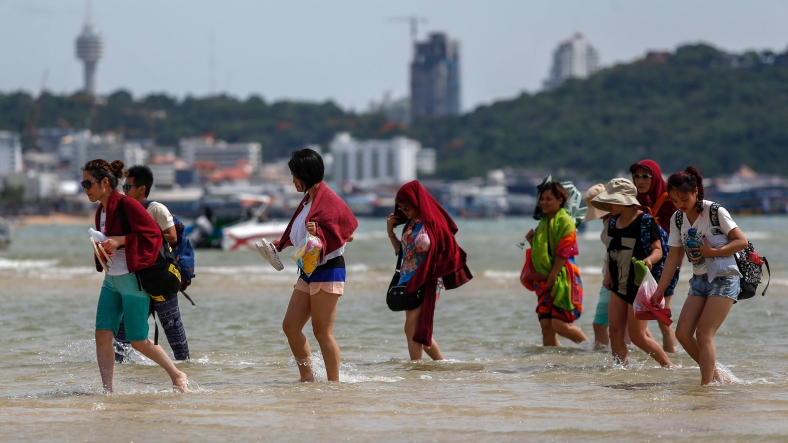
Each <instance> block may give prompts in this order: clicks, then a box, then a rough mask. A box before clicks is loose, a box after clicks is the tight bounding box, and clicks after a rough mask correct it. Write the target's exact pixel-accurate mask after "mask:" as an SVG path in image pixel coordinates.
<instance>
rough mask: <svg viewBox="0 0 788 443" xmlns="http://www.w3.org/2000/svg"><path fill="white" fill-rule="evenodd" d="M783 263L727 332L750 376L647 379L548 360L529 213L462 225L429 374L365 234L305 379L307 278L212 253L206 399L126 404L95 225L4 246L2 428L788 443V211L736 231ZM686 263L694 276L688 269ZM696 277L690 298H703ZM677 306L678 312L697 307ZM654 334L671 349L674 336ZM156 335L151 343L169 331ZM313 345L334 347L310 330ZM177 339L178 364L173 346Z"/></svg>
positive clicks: (192, 321) (597, 365)
mask: <svg viewBox="0 0 788 443" xmlns="http://www.w3.org/2000/svg"><path fill="white" fill-rule="evenodd" d="M736 220H737V222H738V223H739V224H740V226H741V227H742V229H743V230H744V232H745V234H746V235H748V237H749V238H750V239H751V240H752V241H753V243H755V245H756V248H757V249H758V250H759V251H760V252H761V254H762V255H765V256H767V257H768V258H769V259H770V262H771V265H772V271H773V278H772V283H771V286H770V288H769V293H768V294H767V296H766V297H760V296H758V297H757V298H755V299H753V300H747V301H743V302H740V303H739V304H737V305H735V306H734V307H733V309H732V311H731V314H730V315H729V317H728V319H727V320H726V322H725V323H724V324H723V326H722V328H721V329H720V331H719V332H718V334H717V336H716V340H715V342H716V344H717V356H718V359H719V361H720V363H722V364H724V365H726V366H727V367H728V368H729V370H730V371H731V372H732V373H733V374H734V375H735V377H736V378H737V379H738V380H737V381H736V382H734V383H727V384H724V385H720V386H713V387H700V386H699V383H700V373H699V369H698V367H697V365H696V364H695V363H694V362H693V361H692V359H690V358H689V356H688V355H687V354H686V353H685V352H683V351H682V350H679V352H678V353H677V354H675V355H671V359H672V360H673V362H674V363H678V364H681V365H682V366H683V367H682V368H681V369H676V370H667V369H662V368H659V367H658V365H657V364H656V363H655V362H654V361H653V360H651V359H650V358H649V357H648V356H647V355H645V354H644V353H643V352H641V351H639V350H637V349H636V348H632V350H631V356H632V357H633V358H634V359H635V360H636V362H637V363H636V364H634V365H633V366H632V367H628V368H624V367H621V366H617V365H614V364H613V362H612V359H611V357H610V354H609V351H604V350H603V351H599V350H593V349H592V348H591V347H588V346H578V345H574V344H572V343H570V342H568V341H567V340H566V339H561V343H562V347H559V348H552V349H551V348H544V347H542V346H541V335H540V331H539V324H538V321H537V319H536V314H535V313H534V309H535V306H536V297H535V296H534V295H533V293H530V292H527V291H526V290H525V289H524V288H523V287H522V286H521V285H520V283H519V280H518V276H519V271H520V268H521V267H522V262H523V251H522V250H520V249H518V248H517V247H516V246H515V244H516V243H518V242H520V241H521V240H522V238H523V235H524V233H525V232H526V231H527V230H528V229H530V228H531V227H533V226H534V225H535V223H536V222H535V221H533V220H530V219H525V218H519V219H518V218H509V219H502V220H484V221H464V220H460V221H459V223H458V224H459V226H460V233H459V234H458V238H459V241H460V244H461V245H462V246H463V248H465V249H466V251H468V255H469V265H470V267H471V269H472V271H473V273H474V275H475V278H474V280H472V281H471V282H470V283H468V284H467V285H466V286H464V287H462V288H459V289H457V290H453V291H447V292H444V293H443V295H442V296H441V300H440V302H439V303H438V308H437V311H436V316H435V338H436V340H438V342H439V343H440V346H441V349H442V350H443V352H444V355H445V356H446V357H447V358H448V359H449V360H447V361H443V362H432V361H427V360H425V361H422V362H410V361H408V360H407V357H408V353H407V346H406V342H405V336H404V333H403V331H402V328H403V324H404V314H403V313H393V312H390V311H389V310H388V309H387V308H386V305H385V301H384V294H385V289H386V286H387V284H388V281H389V280H390V278H391V273H392V268H393V266H394V262H395V257H394V255H393V253H392V252H391V247H390V246H389V244H388V239H387V237H386V234H385V231H384V228H385V221H384V220H382V219H379V220H362V221H361V226H360V228H359V231H358V234H357V240H356V241H354V242H353V243H351V244H350V245H349V246H348V248H347V252H346V260H347V264H348V282H347V285H346V294H345V295H344V296H343V297H342V298H341V300H340V303H339V308H338V312H337V318H336V322H335V326H334V333H335V337H336V339H337V342H338V343H339V346H340V348H341V350H342V362H343V363H342V372H341V382H340V383H336V384H334V383H331V384H329V383H326V382H318V383H311V384H301V383H296V382H295V380H297V378H298V371H297V368H296V367H295V364H294V362H293V360H292V356H291V354H290V350H289V347H288V346H287V341H286V339H285V336H284V333H282V331H281V321H282V318H283V316H284V312H285V309H286V307H287V303H288V301H289V296H290V292H291V291H292V286H293V284H294V283H295V280H296V278H297V275H296V273H295V265H294V263H293V262H292V260H290V259H289V258H287V257H285V260H284V261H285V266H286V269H285V270H284V271H282V272H276V271H275V270H274V269H273V268H271V267H270V266H269V265H268V264H267V263H266V262H265V261H264V260H263V259H262V258H261V257H259V255H257V253H256V252H251V251H246V252H235V253H223V252H220V251H198V255H197V278H196V279H195V280H194V284H193V285H192V287H191V288H190V290H189V291H188V292H189V294H190V295H191V296H192V298H193V299H194V300H195V302H196V303H197V306H196V307H195V308H192V307H191V305H190V304H189V303H188V302H187V301H186V300H185V299H183V298H181V311H182V314H183V321H184V323H185V325H186V332H187V335H188V338H189V346H190V349H191V355H192V360H191V361H190V362H188V363H179V368H180V369H181V370H183V371H185V372H186V373H187V374H188V375H189V378H190V380H191V381H192V387H193V388H194V390H193V392H191V393H188V394H175V393H172V392H171V389H170V383H169V378H168V377H167V375H166V374H165V372H164V371H163V370H162V369H160V368H159V367H158V366H156V365H154V364H152V363H151V362H149V361H147V360H145V359H144V358H142V357H139V358H136V359H135V362H134V363H131V364H124V365H119V366H117V367H116V374H115V377H116V386H117V390H118V393H117V394H114V395H106V394H103V393H101V389H100V388H101V381H100V377H99V374H98V368H97V365H96V358H95V347H94V342H93V326H94V318H95V308H96V301H97V299H98V292H99V287H100V285H101V280H102V274H99V273H97V272H95V271H94V270H93V268H92V266H91V263H92V259H91V250H90V246H89V245H88V240H87V238H88V234H87V228H88V226H84V227H83V226H69V227H55V226H51V227H41V226H33V227H29V228H27V229H22V230H19V231H17V236H16V238H15V242H14V244H13V245H12V247H11V248H10V249H9V250H6V251H0V303H2V305H1V306H2V309H0V342H2V354H0V374H2V376H1V377H0V423H2V424H0V430H2V435H3V437H2V439H3V440H7V441H13V440H36V441H77V440H78V441H154V440H162V439H167V440H170V441H186V440H188V441H216V440H221V441H285V440H288V441H289V440H302V441H316V440H317V441H478V440H490V441H524V440H527V441H570V440H575V441H610V440H613V441H657V440H677V439H682V440H683V439H689V438H692V439H693V440H694V441H710V442H711V441H714V442H718V441H785V439H786V438H787V437H786V436H787V435H788V389H786V388H788V381H787V380H786V372H788V345H786V340H785V338H784V336H785V332H784V331H785V325H786V320H787V318H788V315H786V313H787V312H788V297H786V290H787V289H788V260H786V258H787V257H788V254H786V253H785V252H784V251H785V250H786V247H788V239H786V236H785V232H786V231H788V219H787V218H784V217H737V218H736ZM601 227H602V225H601V223H600V222H593V223H592V224H591V225H590V226H589V227H588V231H587V232H586V233H584V234H582V235H581V236H580V251H581V254H580V256H579V257H578V262H579V265H580V267H581V272H582V275H583V282H584V286H585V292H586V294H585V303H584V314H583V316H582V317H581V319H580V320H579V321H578V323H577V324H578V325H579V326H580V327H581V328H582V329H583V331H584V332H585V333H586V335H588V336H589V337H592V336H593V331H592V328H591V323H592V321H593V316H594V310H595V307H596V302H597V298H598V292H599V286H600V284H601V280H602V279H601V276H600V271H601V266H600V263H601V258H602V255H603V247H602V244H601V243H600V242H599V240H598V231H599V230H601ZM685 268H686V266H685ZM688 278H689V273H688V272H687V269H685V271H684V273H683V274H682V281H681V283H680V285H679V288H678V290H677V294H686V290H687V280H688ZM675 298H676V300H675V301H674V307H673V308H674V312H675V314H674V320H675V319H677V318H678V313H679V311H680V309H681V305H682V304H683V303H684V300H685V298H686V296H685V295H677V296H676V297H675ZM653 323H654V322H652V324H651V325H650V328H651V330H652V333H654V334H655V336H656V337H657V339H658V341H659V339H660V335H659V330H658V328H657V326H656V324H653ZM152 329H153V328H152V327H151V336H152V334H153V331H152ZM305 333H306V335H307V337H308V338H310V344H311V345H312V347H313V351H315V354H316V358H315V359H316V360H317V361H318V365H319V360H320V359H319V348H318V347H317V344H316V342H315V340H314V337H313V336H311V327H310V325H309V324H307V326H306V328H305ZM162 344H163V346H164V348H165V350H167V352H168V353H169V352H170V350H169V347H168V345H167V344H166V339H164V338H163V336H162Z"/></svg>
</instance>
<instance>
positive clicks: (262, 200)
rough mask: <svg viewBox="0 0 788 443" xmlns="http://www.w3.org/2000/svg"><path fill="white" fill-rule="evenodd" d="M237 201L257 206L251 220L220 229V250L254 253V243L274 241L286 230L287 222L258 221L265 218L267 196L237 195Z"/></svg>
mask: <svg viewBox="0 0 788 443" xmlns="http://www.w3.org/2000/svg"><path fill="white" fill-rule="evenodd" d="M236 197H237V198H238V199H239V200H241V201H244V202H247V203H256V204H258V206H257V207H256V208H255V209H254V211H253V212H252V214H251V219H249V220H246V221H242V222H239V223H235V224H232V225H229V226H225V227H224V228H222V250H223V251H236V250H239V249H250V250H253V251H256V250H257V248H256V247H255V245H254V243H255V242H256V241H258V240H260V239H262V238H265V239H268V240H276V239H278V238H279V237H281V236H282V234H283V233H284V232H285V229H287V222H282V221H260V220H261V219H262V218H263V217H264V216H265V211H266V209H268V204H269V203H271V197H269V196H267V195H249V194H238V195H237V196H236Z"/></svg>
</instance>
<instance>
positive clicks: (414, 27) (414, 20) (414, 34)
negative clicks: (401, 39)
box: [389, 14, 427, 48]
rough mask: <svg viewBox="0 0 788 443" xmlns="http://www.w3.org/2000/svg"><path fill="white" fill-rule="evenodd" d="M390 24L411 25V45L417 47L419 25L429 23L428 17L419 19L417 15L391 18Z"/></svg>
mask: <svg viewBox="0 0 788 443" xmlns="http://www.w3.org/2000/svg"><path fill="white" fill-rule="evenodd" d="M389 21H390V22H408V23H410V43H411V44H412V45H414V46H413V47H414V48H415V47H416V46H415V45H416V39H418V38H419V23H427V18H426V17H419V16H417V15H416V14H412V15H408V16H404V17H390V18H389Z"/></svg>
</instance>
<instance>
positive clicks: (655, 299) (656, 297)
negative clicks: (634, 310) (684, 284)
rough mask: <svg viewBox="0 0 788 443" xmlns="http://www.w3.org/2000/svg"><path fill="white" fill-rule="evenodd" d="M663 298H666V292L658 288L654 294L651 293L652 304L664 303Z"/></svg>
mask: <svg viewBox="0 0 788 443" xmlns="http://www.w3.org/2000/svg"><path fill="white" fill-rule="evenodd" d="M663 298H665V294H664V293H663V291H660V290H659V289H657V290H656V291H655V292H654V293H653V294H651V298H650V301H651V304H652V305H654V306H659V304H660V303H662V299H663Z"/></svg>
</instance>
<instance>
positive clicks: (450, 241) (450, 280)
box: [394, 180, 473, 346]
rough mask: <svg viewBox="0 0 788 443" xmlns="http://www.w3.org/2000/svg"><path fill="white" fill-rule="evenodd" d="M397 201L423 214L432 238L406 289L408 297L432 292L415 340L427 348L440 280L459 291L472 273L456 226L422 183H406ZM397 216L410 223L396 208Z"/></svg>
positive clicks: (420, 320)
mask: <svg viewBox="0 0 788 443" xmlns="http://www.w3.org/2000/svg"><path fill="white" fill-rule="evenodd" d="M397 200H398V201H400V202H402V204H403V205H405V206H408V207H410V208H411V209H414V210H416V211H417V212H418V213H419V214H421V221H422V222H423V223H424V228H422V229H426V230H427V235H429V237H430V249H429V250H428V251H427V256H426V257H425V258H424V261H422V262H421V264H420V265H419V268H418V269H417V270H416V273H415V274H414V275H413V277H411V279H410V280H409V281H408V284H407V286H406V291H407V292H408V293H409V294H412V293H414V292H416V291H417V290H418V289H419V288H420V287H422V286H425V285H426V286H425V287H426V288H430V289H429V290H426V291H424V303H423V304H422V308H421V318H420V319H419V325H418V328H417V329H416V334H415V335H414V336H413V341H415V342H417V343H421V344H423V345H425V346H430V345H431V344H432V322H433V317H434V315H435V302H436V301H437V297H436V295H437V294H436V291H434V290H432V289H431V288H435V287H436V286H437V284H438V279H439V278H443V285H444V287H445V288H446V289H454V288H458V287H460V286H462V285H464V284H465V283H467V282H468V281H470V279H472V278H473V275H471V270H470V269H468V265H466V264H465V262H466V260H467V254H466V253H465V251H463V250H462V248H460V245H458V244H457V240H456V239H455V238H454V234H456V233H457V225H456V224H455V223H454V220H452V219H451V216H449V214H448V213H447V212H446V210H444V209H443V207H442V206H441V205H440V204H438V202H437V201H435V199H434V198H432V196H431V195H430V194H429V192H427V190H426V189H424V187H423V186H421V183H419V182H418V181H416V180H414V181H412V182H409V183H405V184H404V185H402V187H401V188H399V191H397ZM394 215H396V216H397V218H398V219H399V221H400V222H401V223H404V222H405V221H407V217H405V214H403V213H402V211H400V210H399V209H397V208H396V207H395V208H394Z"/></svg>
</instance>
